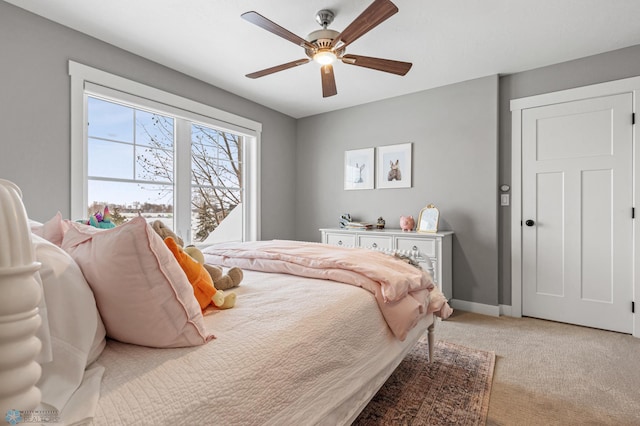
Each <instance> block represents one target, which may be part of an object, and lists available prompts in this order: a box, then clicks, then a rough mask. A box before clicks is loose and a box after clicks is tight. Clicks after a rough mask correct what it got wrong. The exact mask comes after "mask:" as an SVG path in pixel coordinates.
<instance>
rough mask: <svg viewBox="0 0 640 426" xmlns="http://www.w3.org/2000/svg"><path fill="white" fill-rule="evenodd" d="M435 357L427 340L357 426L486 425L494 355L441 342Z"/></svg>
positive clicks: (385, 388)
mask: <svg viewBox="0 0 640 426" xmlns="http://www.w3.org/2000/svg"><path fill="white" fill-rule="evenodd" d="M433 358H434V361H433V362H432V363H429V362H428V359H429V355H428V343H427V341H426V338H425V337H423V338H422V340H421V341H420V342H418V344H417V345H416V346H415V347H414V348H413V349H412V350H411V352H409V354H408V355H407V357H406V358H405V359H404V360H403V361H402V362H401V363H400V365H399V366H398V368H397V369H396V371H394V373H393V374H392V375H391V377H389V379H388V380H387V381H386V383H385V384H384V385H383V386H382V388H381V389H380V390H379V391H378V393H377V394H376V396H375V397H374V398H373V399H372V400H371V402H369V404H368V405H367V407H366V408H365V409H364V411H363V412H362V413H361V414H360V416H359V417H358V418H357V419H356V421H355V422H354V423H353V425H356V426H365V425H367V426H368V425H411V426H417V425H460V426H466V425H469V426H471V425H484V424H485V421H486V417H487V411H488V408H489V396H490V394H491V381H492V377H493V369H494V365H495V354H494V353H493V352H487V351H478V350H475V349H470V348H467V347H464V346H460V345H456V344H453V343H448V342H444V341H438V342H437V343H436V345H435V348H434V357H433Z"/></svg>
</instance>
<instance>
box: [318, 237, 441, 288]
mask: <svg viewBox="0 0 640 426" xmlns="http://www.w3.org/2000/svg"><path fill="white" fill-rule="evenodd" d="M320 232H321V233H322V242H323V243H325V244H333V245H336V246H343V247H363V248H370V249H374V250H381V251H386V252H398V253H400V254H406V255H409V256H413V257H415V258H416V260H418V262H420V261H421V260H423V263H424V264H423V265H422V266H423V267H424V268H425V269H430V268H429V267H428V263H427V262H425V261H424V260H425V259H429V260H430V261H431V264H432V267H433V273H432V275H433V279H434V281H435V282H436V284H438V286H440V289H441V290H442V292H443V293H444V295H445V297H447V298H448V299H451V298H452V297H453V289H452V277H451V275H452V270H451V240H452V237H453V232H452V231H441V232H436V233H419V232H415V231H402V230H400V229H371V230H368V231H364V230H362V231H354V230H350V229H342V228H323V229H320Z"/></svg>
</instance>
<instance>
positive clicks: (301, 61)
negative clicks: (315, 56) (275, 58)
mask: <svg viewBox="0 0 640 426" xmlns="http://www.w3.org/2000/svg"><path fill="white" fill-rule="evenodd" d="M310 60H311V59H309V58H303V59H298V60H297V61H291V62H287V63H286V64H282V65H276V66H275V67H271V68H266V69H263V70H261V71H256V72H252V73H251V74H247V75H246V76H247V77H249V78H259V77H264V76H265V75H269V74H273V73H274V72H278V71H284V70H288V69H289V68H293V67H297V66H298V65H304V64H306V63H308V62H309V61H310Z"/></svg>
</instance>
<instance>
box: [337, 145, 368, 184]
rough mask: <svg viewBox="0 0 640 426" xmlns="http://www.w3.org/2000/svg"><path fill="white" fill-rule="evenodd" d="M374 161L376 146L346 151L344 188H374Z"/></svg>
mask: <svg viewBox="0 0 640 426" xmlns="http://www.w3.org/2000/svg"><path fill="white" fill-rule="evenodd" d="M374 161H375V155H374V148H364V149H353V150H349V151H345V152H344V189H345V190H353V189H373V188H374V185H375V182H374Z"/></svg>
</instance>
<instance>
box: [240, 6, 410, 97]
mask: <svg viewBox="0 0 640 426" xmlns="http://www.w3.org/2000/svg"><path fill="white" fill-rule="evenodd" d="M397 12H398V8H397V7H396V5H395V4H393V3H392V2H391V1H390V0H374V2H373V3H371V5H369V7H368V8H367V9H365V11H364V12H362V13H361V14H360V15H359V16H358V17H357V18H356V19H355V20H354V21H353V22H351V24H349V25H348V26H347V28H345V29H344V30H343V31H342V32H341V33H340V32H338V31H335V30H331V29H328V28H327V27H328V26H329V25H330V24H331V23H332V22H333V19H334V17H335V15H334V13H333V12H332V11H331V10H328V9H323V10H321V11H319V12H318V13H317V14H316V21H317V22H318V23H319V24H320V25H321V26H322V29H321V30H317V31H313V32H312V33H310V34H309V35H308V36H307V39H306V40H305V39H303V38H302V37H299V36H297V35H295V34H293V33H292V32H290V31H289V30H287V29H285V28H283V27H281V26H279V25H278V24H276V23H275V22H272V21H270V20H269V19H267V18H265V17H264V16H262V15H260V14H259V13H257V12H254V11H251V12H246V13H243V14H242V18H243V19H245V20H246V21H249V22H251V23H252V24H255V25H257V26H259V27H260V28H262V29H265V30H267V31H269V32H271V33H273V34H275V35H277V36H280V37H282V38H284V39H285V40H288V41H290V42H292V43H295V44H297V45H298V46H300V47H302V48H303V49H304V50H305V54H306V55H307V57H308V58H303V59H298V60H295V61H291V62H287V63H286V64H281V65H276V66H275V67H271V68H266V69H264V70H261V71H256V72H254V73H251V74H247V75H246V76H247V77H249V78H259V77H264V76H266V75H269V74H273V73H276V72H279V71H284V70H286V69H289V68H293V67H296V66H299V65H303V64H306V63H309V62H310V61H311V60H313V61H315V62H317V63H319V64H320V65H321V66H322V67H321V70H320V76H321V79H322V96H323V97H325V98H326V97H329V96H334V95H336V94H337V93H338V91H337V89H336V81H335V77H334V74H333V65H332V64H333V63H334V62H336V61H341V62H342V63H344V64H347V65H356V66H359V67H364V68H369V69H373V70H377V71H384V72H388V73H392V74H396V75H405V74H406V73H407V72H409V70H410V69H411V66H412V64H411V63H410V62H401V61H394V60H390V59H381V58H372V57H368V56H360V55H345V51H346V47H347V45H349V44H351V43H353V42H354V41H355V40H357V39H358V38H360V37H362V36H363V35H364V34H366V33H367V32H369V31H371V30H372V29H373V28H375V27H376V26H378V25H379V24H381V23H382V22H384V21H386V20H387V19H388V18H389V17H391V16H393V15H394V14H396V13H397Z"/></svg>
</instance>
